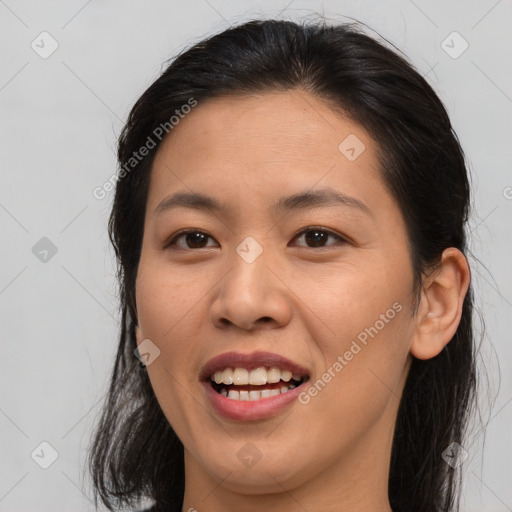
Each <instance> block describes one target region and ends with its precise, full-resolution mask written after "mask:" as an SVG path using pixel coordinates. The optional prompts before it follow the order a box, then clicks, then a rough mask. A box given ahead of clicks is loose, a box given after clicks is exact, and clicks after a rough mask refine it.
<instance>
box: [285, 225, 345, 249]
mask: <svg viewBox="0 0 512 512" xmlns="http://www.w3.org/2000/svg"><path fill="white" fill-rule="evenodd" d="M299 235H300V236H296V237H295V238H294V240H297V239H300V238H302V237H304V240H305V242H306V244H307V245H306V247H311V248H313V249H314V248H322V247H329V246H330V245H334V244H329V245H325V243H326V242H327V240H328V239H329V237H333V238H336V239H337V240H338V241H341V242H345V240H344V239H343V238H342V237H341V236H339V235H337V234H336V233H333V232H332V231H329V230H325V229H322V228H315V227H309V228H306V229H303V230H302V231H301V232H300V233H299Z"/></svg>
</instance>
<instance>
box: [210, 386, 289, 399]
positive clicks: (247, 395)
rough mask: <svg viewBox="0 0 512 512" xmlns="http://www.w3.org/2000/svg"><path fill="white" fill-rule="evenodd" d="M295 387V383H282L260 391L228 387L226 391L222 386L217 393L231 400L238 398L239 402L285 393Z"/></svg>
mask: <svg viewBox="0 0 512 512" xmlns="http://www.w3.org/2000/svg"><path fill="white" fill-rule="evenodd" d="M295 387H296V386H295V384H283V385H282V386H280V387H279V388H277V389H262V390H261V391H260V390H257V389H252V390H250V391H247V390H241V391H238V390H236V389H230V390H229V391H228V390H227V389H226V388H222V389H221V390H220V391H219V393H220V394H221V395H222V396H226V397H227V398H229V399H231V400H238V401H239V402H253V401H255V400H261V399H262V398H270V397H272V396H277V395H280V394H282V393H287V392H288V391H290V390H291V389H294V388H295Z"/></svg>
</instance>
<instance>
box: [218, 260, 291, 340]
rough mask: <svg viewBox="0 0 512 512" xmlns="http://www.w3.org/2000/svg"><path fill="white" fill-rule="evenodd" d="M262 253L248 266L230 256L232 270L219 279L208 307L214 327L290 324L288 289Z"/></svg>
mask: <svg viewBox="0 0 512 512" xmlns="http://www.w3.org/2000/svg"><path fill="white" fill-rule="evenodd" d="M265 252H266V251H263V253H262V254H261V255H260V256H259V257H258V258H257V259H256V260H255V261H253V262H252V263H248V262H246V261H245V260H244V259H242V258H241V257H240V256H239V255H238V254H236V253H235V254H234V257H233V258H232V262H233V264H232V267H231V268H230V270H229V271H228V272H227V274H225V276H224V277H223V278H222V279H221V281H220V283H219V285H218V287H217V290H216V292H217V293H216V294H214V299H213V302H212V304H211V308H210V321H211V322H212V323H213V324H214V325H215V327H218V328H223V329H225V328H226V327H229V326H237V327H239V328H240V329H244V330H253V329H256V328H265V329H275V328H279V327H283V326H285V325H287V324H288V323H289V322H290V319H291V315H292V306H291V299H290V293H291V292H290V288H288V287H287V285H286V282H285V279H283V272H282V270H281V271H280V270H279V269H278V268H277V266H276V263H275V261H273V264H272V261H271V258H270V257H268V258H267V257H266V255H265Z"/></svg>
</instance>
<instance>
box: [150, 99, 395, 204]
mask: <svg viewBox="0 0 512 512" xmlns="http://www.w3.org/2000/svg"><path fill="white" fill-rule="evenodd" d="M347 150H348V152H347ZM323 187H329V188H332V189H335V190H338V191H339V192H341V193H343V194H345V195H348V196H351V197H359V198H360V199H361V201H363V202H365V203H367V202H368V199H370V198H371V196H379V195H380V196H382V194H383V193H387V192H386V190H385V187H384V184H383V183H382V181H381V177H380V171H379V159H378V148H377V144H376V143H375V141H374V140H373V139H372V138H371V137H370V135H369V134H368V133H367V132H366V130H365V129H364V128H363V127H362V126H360V125H358V124H357V123H355V122H353V121H352V120H350V119H349V118H348V117H346V116H343V115H342V114H341V113H340V112H339V111H335V110H334V109H333V108H332V106H331V105H329V104H327V103H326V102H324V101H323V100H321V99H319V98H317V97H314V96H312V95H310V94H308V93H305V92H303V91H287V92H275V93H264V94H258V95H244V96H226V97H220V98H215V99H210V100H207V101H205V102H203V103H199V104H198V105H197V106H196V107H195V108H194V109H193V110H192V111H191V112H190V113H189V114H187V115H186V116H184V118H183V119H181V120H180V122H179V123H178V124H177V125H176V126H174V128H173V130H172V132H170V134H169V135H168V136H167V137H166V139H165V140H164V141H163V143H162V144H161V146H160V148H159V149H158V152H157V155H156V158H155V161H154V163H153V170H152V176H151V184H150V195H149V200H148V208H152V209H154V208H155V207H156V205H157V204H158V202H160V201H161V200H162V198H163V197H165V196H166V195H168V194H170V193H172V192H173V191H178V190H179V191H188V192H200V193H203V194H207V193H211V194H213V195H217V197H221V198H227V202H230V201H232V202H234V203H238V205H240V204H242V203H246V204H248V202H249V203H251V202H254V204H262V202H265V203H267V202H268V203H269V204H270V203H272V204H275V201H276V199H277V198H278V197H281V196H283V195H285V193H286V192H288V194H293V193H296V192H298V191H303V190H305V189H313V188H323ZM365 197H366V200H365Z"/></svg>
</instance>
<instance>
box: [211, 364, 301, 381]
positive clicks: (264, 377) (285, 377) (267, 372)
mask: <svg viewBox="0 0 512 512" xmlns="http://www.w3.org/2000/svg"><path fill="white" fill-rule="evenodd" d="M210 378H211V380H213V381H215V383H216V384H223V383H224V384H226V385H231V384H234V385H239V386H243V385H246V384H251V385H254V386H264V385H265V384H274V383H276V382H279V381H280V380H282V381H284V382H288V381H290V380H291V379H293V380H300V375H298V374H295V373H292V372H291V371H289V370H280V369H279V368H277V367H275V366H273V367H271V368H268V369H267V368H264V367H263V366H262V367H260V368H255V369H254V370H250V371H249V370H247V369H246V368H226V369H224V370H219V371H216V372H215V374H214V375H212V376H211V377H210Z"/></svg>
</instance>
